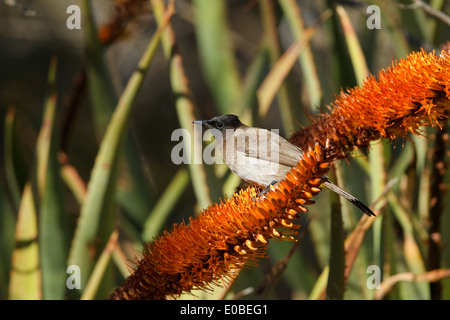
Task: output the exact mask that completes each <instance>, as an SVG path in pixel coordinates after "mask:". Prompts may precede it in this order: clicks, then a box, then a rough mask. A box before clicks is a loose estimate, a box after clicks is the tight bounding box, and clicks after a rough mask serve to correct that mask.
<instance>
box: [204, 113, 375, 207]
mask: <svg viewBox="0 0 450 320" xmlns="http://www.w3.org/2000/svg"><path fill="white" fill-rule="evenodd" d="M200 121H201V124H202V126H203V127H206V128H208V129H211V132H212V134H213V136H214V138H215V140H216V144H217V146H216V149H217V150H218V151H219V152H220V153H221V155H222V158H223V159H224V161H225V163H226V164H227V166H228V167H229V168H230V170H231V171H232V172H233V173H235V174H236V175H238V176H239V177H240V178H241V179H242V180H244V181H246V182H248V183H250V184H253V185H256V186H258V187H261V188H267V187H268V186H270V185H273V184H275V183H277V182H278V181H281V180H282V179H283V178H284V177H285V176H286V174H287V173H288V172H289V171H290V170H291V169H292V167H294V166H296V165H297V163H298V161H299V160H300V159H301V158H302V156H303V151H302V150H301V149H300V148H299V147H297V146H296V145H294V144H292V143H290V142H289V141H287V140H286V139H284V138H283V137H281V136H280V135H278V134H277V133H274V132H272V131H269V130H266V129H260V128H253V127H248V126H246V125H245V124H243V123H242V122H241V121H240V120H239V117H238V116H236V115H233V114H227V115H222V116H217V117H214V118H212V119H210V120H200ZM323 178H324V179H325V182H324V183H323V186H325V187H327V188H328V189H330V190H332V191H334V192H336V193H337V194H339V195H340V196H342V197H344V198H345V199H347V200H348V201H350V202H351V203H352V204H354V205H355V206H357V207H358V208H359V209H361V211H363V212H364V213H365V214H367V215H368V216H375V214H374V213H373V212H372V210H370V209H369V208H368V207H367V206H366V205H365V204H364V203H362V202H361V201H360V200H358V199H357V198H356V197H354V196H353V195H351V194H350V193H348V192H347V191H345V190H343V189H342V188H340V187H338V186H337V185H335V184H334V183H333V182H331V181H330V179H329V178H328V177H326V176H324V177H323Z"/></svg>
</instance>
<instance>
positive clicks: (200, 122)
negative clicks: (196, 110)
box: [194, 120, 213, 129]
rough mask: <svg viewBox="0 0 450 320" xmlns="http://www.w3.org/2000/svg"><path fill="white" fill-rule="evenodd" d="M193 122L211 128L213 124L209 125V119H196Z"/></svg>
mask: <svg viewBox="0 0 450 320" xmlns="http://www.w3.org/2000/svg"><path fill="white" fill-rule="evenodd" d="M194 123H195V124H201V125H202V127H205V128H208V129H212V128H213V126H212V125H211V123H210V121H209V120H197V121H194Z"/></svg>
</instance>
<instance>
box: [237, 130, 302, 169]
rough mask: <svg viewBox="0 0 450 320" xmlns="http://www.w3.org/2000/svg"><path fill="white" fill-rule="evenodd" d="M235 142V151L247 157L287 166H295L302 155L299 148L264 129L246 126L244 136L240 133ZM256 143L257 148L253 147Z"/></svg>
mask: <svg viewBox="0 0 450 320" xmlns="http://www.w3.org/2000/svg"><path fill="white" fill-rule="evenodd" d="M235 143H236V150H237V152H240V153H243V154H244V155H245V156H247V157H253V158H258V159H262V160H267V161H271V162H277V163H279V164H280V165H283V166H287V167H293V166H295V165H296V164H297V162H298V161H299V160H300V157H301V156H302V151H301V149H300V148H298V147H297V146H295V145H293V144H292V143H290V142H288V141H287V140H286V139H284V138H283V137H281V136H279V135H278V134H276V133H273V132H271V131H269V130H266V129H259V128H248V129H247V130H246V131H245V138H244V137H243V136H242V135H240V136H239V138H238V139H237V140H235ZM256 145H258V148H255V146H256Z"/></svg>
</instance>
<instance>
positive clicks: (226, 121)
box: [202, 114, 242, 131]
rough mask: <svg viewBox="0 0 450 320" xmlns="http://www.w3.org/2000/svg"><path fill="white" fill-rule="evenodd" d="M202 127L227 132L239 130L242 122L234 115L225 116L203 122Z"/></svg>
mask: <svg viewBox="0 0 450 320" xmlns="http://www.w3.org/2000/svg"><path fill="white" fill-rule="evenodd" d="M202 126H204V127H206V128H208V129H217V130H220V131H225V130H226V129H237V128H239V127H240V126H242V122H241V121H239V117H238V116H236V115H234V114H225V115H223V116H217V117H214V118H212V119H210V120H202Z"/></svg>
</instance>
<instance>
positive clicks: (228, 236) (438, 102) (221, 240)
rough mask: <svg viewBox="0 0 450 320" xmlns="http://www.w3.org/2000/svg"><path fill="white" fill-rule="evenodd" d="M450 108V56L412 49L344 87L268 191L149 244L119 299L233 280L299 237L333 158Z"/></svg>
mask: <svg viewBox="0 0 450 320" xmlns="http://www.w3.org/2000/svg"><path fill="white" fill-rule="evenodd" d="M449 109H450V54H449V52H443V53H442V54H441V55H440V56H439V57H436V56H435V55H434V54H426V53H425V52H423V51H422V52H418V53H414V54H411V55H410V56H409V57H408V58H407V59H406V60H402V61H400V62H399V63H398V64H396V65H393V66H392V67H391V68H389V69H387V70H386V71H382V72H381V73H380V74H379V75H378V79H377V80H376V79H375V78H373V77H371V78H369V79H368V80H367V81H366V82H365V83H364V84H363V85H362V86H361V87H358V88H354V89H352V90H350V91H349V92H342V93H341V95H340V96H339V97H337V99H336V101H335V103H334V105H333V110H332V112H331V113H330V114H327V115H322V116H321V118H320V119H318V120H317V121H315V122H313V124H312V125H311V126H310V127H308V128H306V129H304V130H301V131H299V132H297V133H295V134H294V136H293V137H292V138H291V141H292V142H293V143H295V144H297V145H299V146H300V147H302V149H303V150H307V151H306V152H305V156H304V158H303V159H300V160H299V162H298V164H297V166H296V167H294V168H293V169H292V170H291V172H290V173H288V174H287V176H286V177H285V179H284V180H282V181H281V182H280V183H278V184H277V185H276V186H273V187H272V188H271V190H270V191H269V192H268V193H267V194H266V196H264V197H259V198H256V200H254V199H255V197H256V194H257V193H256V192H257V190H256V189H254V188H248V189H246V190H243V191H240V192H239V193H236V194H234V195H233V196H232V197H231V199H228V200H225V201H222V202H221V203H220V204H214V205H212V206H210V207H208V208H207V209H205V210H204V211H203V212H201V213H200V214H198V215H197V216H195V217H193V218H190V219H189V220H190V221H189V224H188V225H187V224H185V223H181V224H177V225H175V226H174V227H173V229H172V230H171V232H164V233H162V234H161V235H160V236H159V238H158V239H156V240H155V241H153V242H151V243H149V244H148V245H147V247H146V249H145V250H144V252H143V258H142V259H141V260H140V261H138V262H136V268H135V271H134V273H133V274H132V275H131V276H130V277H129V278H127V279H126V280H125V282H124V283H123V284H122V286H121V287H120V288H118V289H117V290H116V291H115V292H113V294H112V296H111V298H112V299H165V298H167V297H170V296H177V295H179V294H181V293H183V292H189V291H191V290H192V289H195V288H200V289H207V288H208V286H209V285H210V284H214V283H220V281H227V280H229V279H230V278H232V277H234V276H235V275H236V274H237V272H238V271H239V270H240V269H241V268H243V267H246V266H249V265H251V264H252V263H254V262H255V261H256V260H257V259H259V258H263V257H264V254H265V248H266V246H267V244H268V241H269V240H270V239H272V238H280V239H288V240H289V239H293V237H292V235H294V234H295V233H296V231H295V230H296V229H298V228H299V226H298V225H296V224H294V223H293V220H295V219H296V218H297V217H298V213H302V212H306V211H307V209H306V208H305V205H309V204H312V203H313V201H312V200H311V198H313V197H314V196H315V195H316V194H317V193H318V192H319V191H320V190H321V189H320V188H319V186H320V185H321V183H322V182H323V181H322V178H321V177H322V176H323V175H324V174H325V173H326V172H327V170H328V167H329V165H330V162H331V161H334V160H336V159H339V158H343V157H345V156H346V155H347V154H348V153H349V152H350V151H351V150H352V149H354V148H362V147H366V146H367V145H368V143H369V142H370V140H373V139H376V138H379V137H386V138H389V139H393V138H395V137H396V136H403V135H405V134H406V133H408V132H412V133H418V129H419V127H420V126H422V125H433V124H435V123H437V120H438V119H440V118H443V117H445V116H446V114H447V112H448V110H449Z"/></svg>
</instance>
